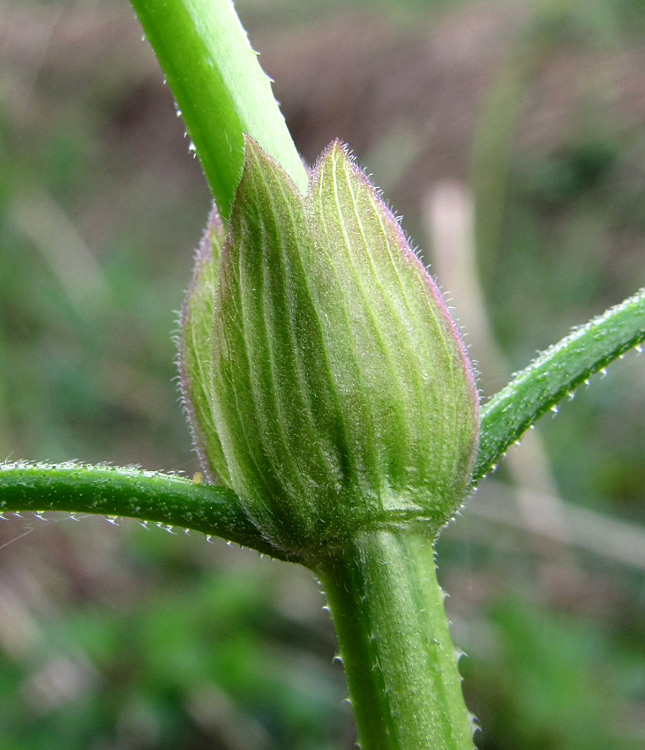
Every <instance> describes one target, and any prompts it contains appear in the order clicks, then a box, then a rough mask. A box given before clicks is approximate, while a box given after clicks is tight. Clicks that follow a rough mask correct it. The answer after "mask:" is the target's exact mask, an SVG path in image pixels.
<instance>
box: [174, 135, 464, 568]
mask: <svg viewBox="0 0 645 750" xmlns="http://www.w3.org/2000/svg"><path fill="white" fill-rule="evenodd" d="M180 366H181V371H182V390H183V394H184V398H185V401H186V405H187V409H188V414H189V418H190V420H191V424H192V429H193V435H194V438H195V443H196V446H197V450H198V452H199V455H200V457H201V458H202V461H203V462H204V464H205V466H204V468H205V471H206V472H207V476H208V477H210V478H212V479H214V478H215V477H217V478H218V479H219V481H222V482H223V483H225V484H226V485H228V486H230V487H231V488H233V489H234V490H235V491H236V492H237V494H238V495H239V497H240V499H241V501H242V503H243V505H244V507H245V509H246V510H247V512H248V514H249V515H250V517H251V518H252V519H253V521H254V522H255V524H256V525H257V526H258V528H259V529H260V530H261V532H262V533H263V534H264V535H265V536H266V537H267V538H268V539H270V540H271V541H272V542H273V543H274V544H275V545H277V546H279V547H281V548H283V549H285V550H290V551H293V553H294V555H300V556H304V557H306V556H307V555H310V556H315V555H317V554H321V553H322V552H323V550H324V549H325V547H326V546H328V545H335V544H342V542H343V540H344V539H346V538H348V537H351V535H352V533H353V532H354V531H355V530H358V529H360V528H363V527H365V526H366V525H369V524H388V523H399V524H406V523H409V524H412V523H426V524H428V525H429V526H430V527H431V528H432V530H433V531H435V532H436V531H437V530H438V529H439V528H440V527H441V526H442V525H443V524H444V523H445V522H446V521H447V520H448V519H449V518H450V517H451V515H452V514H453V513H454V512H455V510H456V509H457V508H458V507H459V505H460V504H461V503H462V502H463V500H464V497H465V494H466V493H467V491H468V487H469V484H470V480H471V472H472V465H473V460H474V455H475V450H476V446H477V436H478V429H479V411H478V397H477V391H476V388H475V383H474V378H473V373H472V368H471V365H470V362H469V360H468V357H467V355H466V351H465V348H464V345H463V342H462V340H461V337H460V336H459V333H458V331H457V328H456V326H455V323H454V322H453V320H452V318H451V316H450V314H449V312H448V309H447V307H446V305H445V303H444V301H443V299H442V297H441V295H440V293H439V291H438V289H437V286H436V284H435V283H434V281H433V280H432V279H431V277H430V276H429V275H428V273H427V272H426V270H425V268H424V267H423V265H422V264H421V262H420V261H419V259H418V258H417V257H416V255H415V254H414V252H413V251H412V250H411V249H410V247H409V245H408V243H407V241H406V239H405V236H404V234H403V232H402V230H401V228H400V226H399V224H398V222H397V221H396V219H395V218H394V216H393V215H392V213H391V212H390V211H389V209H388V208H387V207H386V205H385V204H384V203H383V201H382V200H381V198H380V197H379V195H378V193H377V192H376V190H375V189H374V187H373V186H372V185H371V184H370V182H369V180H368V179H367V177H366V176H365V174H364V173H363V172H362V171H361V170H360V169H358V167H357V166H356V165H355V164H354V162H353V161H352V159H351V158H350V156H349V155H348V153H347V152H346V150H345V148H344V147H343V146H342V145H341V144H340V143H338V142H334V143H332V144H331V145H330V146H329V147H328V148H327V150H326V151H325V152H324V154H323V155H322V157H321V158H320V160H319V161H318V163H317V165H316V166H315V167H314V168H313V170H312V171H311V178H310V185H309V190H308V193H307V195H306V196H303V195H302V194H300V193H299V191H298V190H297V188H296V187H295V185H294V184H293V183H292V181H291V180H290V178H289V177H288V176H287V175H286V173H285V172H284V171H283V170H282V169H281V167H280V166H279V165H278V164H276V163H275V162H274V161H273V160H272V159H271V158H270V157H269V156H267V155H266V154H265V153H264V152H263V151H262V150H261V149H260V147H259V146H258V145H257V144H256V143H255V142H254V141H252V140H251V139H248V138H247V139H246V158H245V165H244V171H243V175H242V179H241V182H240V186H239V188H238V192H237V196H236V199H235V202H234V205H233V208H232V211H231V216H230V220H229V224H228V227H227V231H226V233H224V231H223V229H222V227H221V225H220V224H219V222H218V221H217V220H212V221H211V224H210V225H209V229H208V231H207V234H206V236H205V239H204V242H203V243H202V248H201V250H200V253H199V255H198V258H197V264H196V270H195V277H194V280H193V284H192V287H191V289H190V290H189V293H188V297H187V300H186V303H185V306H184V313H183V319H182V329H181V337H180Z"/></svg>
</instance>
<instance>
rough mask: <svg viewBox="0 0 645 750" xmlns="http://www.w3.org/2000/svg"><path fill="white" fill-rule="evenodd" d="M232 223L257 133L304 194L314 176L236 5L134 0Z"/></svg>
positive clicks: (226, 0)
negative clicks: (249, 142)
mask: <svg viewBox="0 0 645 750" xmlns="http://www.w3.org/2000/svg"><path fill="white" fill-rule="evenodd" d="M132 6H133V7H134V10H135V12H136V14H137V16H138V18H139V21H140V23H141V26H142V27H143V30H144V32H145V34H146V38H147V39H148V41H149V42H150V44H151V45H152V47H153V49H154V51H155V54H156V55H157V58H158V60H159V63H160V65H161V67H162V68H163V71H164V74H165V77H166V81H167V83H168V85H169V86H170V90H171V91H172V93H173V96H174V97H175V101H176V102H177V107H178V110H179V111H180V112H181V115H182V117H183V120H184V122H185V124H186V130H187V133H188V135H189V137H190V139H191V141H192V144H193V148H194V149H195V152H196V154H197V156H199V159H200V161H201V164H202V169H203V170H204V174H205V175H206V180H207V182H208V184H209V186H210V189H211V191H212V193H213V197H214V198H215V203H216V204H217V208H218V209H219V213H220V216H222V218H224V219H227V218H228V215H229V213H230V209H231V204H232V202H233V198H234V196H235V191H236V189H237V185H238V182H239V180H240V177H241V175H242V164H243V162H244V142H243V140H242V134H243V133H247V134H248V135H251V136H252V137H253V138H254V139H255V140H256V141H257V142H258V143H259V144H260V145H261V146H262V148H263V149H264V150H265V151H266V152H267V153H268V154H270V155H271V156H273V158H274V159H276V160H277V161H278V162H279V163H280V164H281V165H282V167H283V169H285V170H286V171H287V173H288V174H289V175H290V176H291V178H292V179H293V180H294V182H295V183H296V185H297V186H298V187H299V188H300V190H301V191H303V192H305V191H306V189H307V174H306V171H305V168H304V166H303V164H302V162H301V161H300V157H299V156H298V152H297V151H296V147H295V145H294V143H293V140H292V139H291V136H290V135H289V131H288V130H287V126H286V124H285V121H284V118H283V116H282V114H281V112H280V109H279V107H278V104H277V102H276V101H275V99H274V97H273V93H272V91H271V82H270V80H269V78H268V76H267V75H266V74H265V73H264V71H263V70H262V68H261V67H260V65H259V63H258V60H257V53H256V52H255V51H254V50H253V48H252V47H251V45H250V44H249V40H248V38H247V35H246V32H245V31H244V29H243V28H242V25H241V24H240V21H239V18H238V17H237V14H236V13H235V9H234V7H233V3H232V2H231V0H132Z"/></svg>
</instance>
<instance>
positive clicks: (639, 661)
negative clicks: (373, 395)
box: [0, 0, 645, 750]
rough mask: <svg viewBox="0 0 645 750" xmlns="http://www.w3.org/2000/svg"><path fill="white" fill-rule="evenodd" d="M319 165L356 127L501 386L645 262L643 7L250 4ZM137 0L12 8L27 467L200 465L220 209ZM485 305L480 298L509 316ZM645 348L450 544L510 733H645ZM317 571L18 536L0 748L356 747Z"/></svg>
mask: <svg viewBox="0 0 645 750" xmlns="http://www.w3.org/2000/svg"><path fill="white" fill-rule="evenodd" d="M237 5H238V9H239V12H240V14H241V16H242V19H243V21H244V23H245V25H246V26H247V28H248V29H249V32H250V35H251V40H252V42H253V44H254V46H255V47H256V48H257V49H259V50H261V61H262V64H263V65H264V67H265V69H266V70H267V71H268V72H269V73H270V74H271V76H272V77H273V78H274V79H275V81H276V84H275V92H276V95H277V97H278V99H279V100H280V101H281V103H282V106H283V110H284V112H285V115H286V118H287V121H288V124H289V126H290V128H291V131H292V133H293V135H294V138H295V140H296V142H297V145H298V147H299V149H300V150H301V153H302V154H303V156H304V157H305V158H306V159H307V160H308V161H310V162H311V161H313V160H315V158H316V155H317V154H318V153H319V152H320V150H321V149H322V148H323V147H324V146H325V144H326V143H327V142H328V141H329V140H331V139H332V138H333V137H336V136H339V137H341V138H342V139H344V140H346V141H347V142H348V143H349V144H350V145H351V146H352V148H353V149H354V151H355V153H356V154H357V156H358V158H359V160H360V162H361V163H362V164H363V165H364V166H365V167H366V169H367V170H368V171H369V172H371V173H372V174H373V176H374V181H375V182H376V183H377V184H379V185H380V186H381V187H382V188H383V190H384V192H385V195H386V196H387V197H388V200H389V201H390V202H391V204H392V206H393V207H394V208H395V209H396V211H398V212H401V213H402V214H403V215H404V217H405V219H404V226H405V228H406V230H407V232H408V233H409V234H410V236H411V237H412V238H413V240H414V242H415V243H416V244H417V245H418V247H420V248H423V257H424V258H425V260H426V261H428V262H430V263H432V265H433V268H435V270H436V271H437V273H438V274H440V276H441V281H442V284H443V286H444V288H445V289H446V291H447V292H448V293H450V294H449V296H450V299H451V300H452V304H454V307H455V308H456V311H457V315H458V317H459V319H460V321H461V323H462V325H463V327H464V329H466V330H467V331H468V332H469V333H468V336H467V341H468V343H469V345H470V347H471V353H472V356H473V357H474V359H475V360H476V361H477V363H478V368H479V371H480V373H481V374H480V381H479V382H480V387H481V390H482V394H483V397H484V398H485V397H486V396H489V395H492V393H494V392H495V391H496V390H497V389H498V388H499V387H501V386H502V385H503V384H504V382H505V381H506V380H507V378H508V376H509V374H510V373H511V372H512V371H513V370H514V369H517V368H520V367H522V366H523V365H524V364H526V363H527V361H528V360H529V359H530V358H531V357H532V356H533V355H534V353H535V352H536V350H538V349H541V348H544V347H545V346H547V345H548V344H550V343H552V342H554V341H556V340H557V339H559V338H560V337H562V336H563V335H565V334H566V333H567V331H568V330H569V328H570V327H571V326H573V325H575V324H579V323H583V322H584V321H586V320H587V319H588V318H589V317H591V316H592V315H594V314H597V313H599V312H601V311H602V310H603V309H604V308H605V307H607V306H609V305H612V304H615V303H617V302H619V301H620V300H621V299H622V298H624V297H625V296H627V295H629V294H631V293H632V292H634V291H635V290H636V289H637V288H638V287H640V286H642V285H643V283H644V280H645V254H644V248H645V76H643V70H644V69H645V44H644V42H645V6H643V4H642V3H641V2H640V0H613V1H612V2H609V3H608V2H605V0H587V1H586V2H576V1H575V0H559V2H555V1H553V0H505V1H501V0H500V1H499V2H488V1H486V2H481V1H476V0H460V1H458V0H451V1H448V0H433V1H430V0H416V2H415V1H414V0H379V1H378V2H376V1H374V0H373V1H371V2H367V0H365V1H364V2H359V0H354V2H350V1H349V0H346V1H345V2H340V0H336V1H335V2H330V1H329V0H326V1H325V2H322V0H315V1H314V0H309V2H306V3H303V2H299V1H297V0H239V2H238V4H237ZM187 146H188V143H187V141H186V140H185V139H184V137H183V127H182V124H181V122H180V121H179V120H178V118H177V117H176V115H175V109H174V105H173V102H172V99H171V96H170V94H169V92H168V90H167V88H166V87H165V86H164V85H163V83H162V76H161V73H160V71H159V69H158V67H157V64H156V62H155V60H154V56H153V55H152V52H151V50H150V49H149V47H148V46H147V45H146V44H144V43H142V42H141V31H140V29H139V27H138V25H137V22H136V20H135V18H134V16H133V13H132V11H131V9H130V6H129V5H128V4H127V2H126V0H101V1H100V2H99V1H98V0H77V1H76V2H62V1H58V2H54V1H50V2H44V1H43V2H36V1H35V0H4V2H3V3H1V4H0V459H9V460H11V459H18V458H26V459H34V460H47V461H57V460H65V459H71V458H74V459H78V460H81V461H88V462H98V461H109V462H112V463H116V464H131V463H133V464H140V465H142V466H144V467H146V468H151V469H153V468H154V469H165V470H180V471H184V472H186V473H188V474H190V473H191V472H193V471H196V470H197V469H198V465H197V463H196V460H195V457H194V455H193V454H192V452H191V447H190V440H189V434H188V430H187V428H186V426H185V424H184V421H183V417H182V413H181V408H180V405H179V403H178V396H177V388H176V384H175V383H174V382H173V381H174V378H175V369H174V366H173V359H174V356H175V349H174V344H173V341H172V332H173V330H174V329H175V327H176V320H177V310H178V309H179V308H180V306H181V302H182V294H183V290H184V289H185V288H186V286H187V284H188V281H189V278H190V274H191V258H192V253H193V248H195V247H196V245H197V243H198V241H199V238H200V233H201V227H202V226H203V225H204V224H205V219H206V216H207V212H208V205H209V200H208V194H207V190H206V187H205V183H204V181H203V179H202V177H201V173H200V170H199V166H198V164H197V162H196V161H194V160H193V159H191V158H190V156H189V154H188V148H187ZM482 300H483V301H482ZM644 365H645V360H644V359H643V358H639V357H638V356H636V355H634V354H630V355H628V356H627V357H625V359H624V361H621V362H618V363H616V365H615V366H612V367H611V368H610V370H609V374H608V375H607V377H606V378H605V379H604V380H603V382H602V383H601V382H598V381H600V380H601V376H596V377H595V378H594V379H593V380H592V383H591V385H590V387H589V388H588V389H582V391H580V392H579V393H578V394H577V395H576V398H575V401H574V403H573V404H571V405H564V406H563V407H562V408H561V410H560V412H561V413H560V414H559V416H558V418H557V419H551V418H545V419H544V420H543V423H541V424H539V425H538V427H537V429H536V430H535V432H534V433H532V435H531V438H530V439H527V440H526V441H524V443H523V445H522V448H519V449H518V448H513V449H512V450H511V451H510V452H509V456H508V458H507V460H506V461H505V462H504V464H503V465H502V467H500V470H499V471H498V472H497V473H496V474H495V475H494V476H492V477H490V478H489V479H487V480H486V481H485V482H484V483H483V484H482V487H481V489H480V490H479V492H478V493H477V494H476V496H475V497H474V498H473V499H472V500H471V501H470V503H469V504H468V506H467V507H466V509H465V510H464V511H463V513H462V516H463V517H462V518H460V519H459V521H458V523H456V524H454V525H452V526H451V527H450V528H449V529H448V530H447V531H446V532H445V534H444V535H443V536H442V538H441V540H440V543H439V545H438V556H439V560H440V563H441V571H440V573H441V578H442V581H443V584H444V587H445V588H446V589H447V591H448V592H449V593H450V595H451V598H450V599H449V600H448V603H447V604H448V610H449V614H450V616H451V619H452V621H453V634H454V640H455V643H456V644H457V645H458V646H459V647H460V648H461V649H463V650H464V651H465V652H466V653H467V654H468V656H467V657H465V658H463V659H462V662H461V667H462V672H463V674H464V676H465V692H466V695H467V700H468V704H469V706H470V708H471V710H472V711H473V712H474V713H475V714H477V716H478V717H479V720H480V723H481V725H482V727H483V734H481V735H479V739H478V743H479V747H480V748H482V750H493V749H495V750H496V749H499V750H506V749H508V750H511V749H516V748H520V747H521V748H522V749H523V750H579V749H580V748H585V750H594V749H595V748H598V749H599V750H600V749H601V748H602V749H603V750H606V748H610V747H611V748H621V749H622V748H627V749H631V748H634V749H636V748H642V747H644V746H645V492H644V490H643V487H645V420H644V419H643V416H644V415H645V368H644ZM322 604H323V599H322V597H321V595H320V593H319V591H318V589H317V586H316V583H315V582H314V580H313V578H312V577H311V576H310V575H309V574H307V573H306V572H305V571H302V570H300V569H298V568H295V567H291V566H288V565H286V564H282V563H277V562H271V561H268V560H260V559H258V557H257V555H256V554H254V553H249V552H248V551H243V550H238V549H236V548H232V547H227V546H226V545H225V544H224V543H223V542H220V541H217V540H214V541H213V543H211V544H209V543H207V541H206V540H205V539H204V537H202V536H199V535H187V536H186V535H184V533H183V532H182V531H181V530H178V531H177V533H176V534H174V535H170V534H168V533H166V531H164V530H159V529H157V528H153V529H151V530H144V529H142V528H141V527H140V526H139V525H138V524H136V523H134V522H129V521H119V522H118V525H110V524H109V523H108V522H107V520H106V519H104V518H82V519H77V520H74V519H70V518H69V517H68V516H65V515H60V516H56V515H55V514H48V515H47V517H46V519H45V520H41V519H38V518H35V517H31V516H30V517H27V516H25V517H24V518H14V517H13V516H11V517H7V519H6V520H4V521H0V750H41V749H42V750H45V749H47V750H48V749H49V748H51V747H64V748H66V749H69V750H75V749H76V748H78V750H86V749H87V748H90V749H91V750H108V749H110V750H144V749H147V748H160V749H161V748H182V749H183V748H185V749H186V750H188V749H189V748H190V749H195V750H199V749H202V748H203V749H204V750H211V749H212V750H215V749H217V750H219V749H220V748H221V749H223V750H249V749H251V748H254V749H256V748H257V749H258V750H272V749H274V748H275V749H278V748H282V749H285V748H294V749H295V748H298V749H299V748H302V749H306V750H309V749H311V750H323V749H324V750H340V749H341V748H351V747H352V746H353V743H354V739H355V735H354V730H353V725H352V719H351V711H350V709H349V707H348V706H347V704H346V703H343V699H344V697H345V694H346V693H345V687H344V680H343V675H342V670H341V668H340V666H339V665H338V664H333V663H332V659H333V656H334V653H335V646H334V637H333V632H332V628H331V624H330V622H329V619H328V616H327V614H326V613H325V612H323V611H322Z"/></svg>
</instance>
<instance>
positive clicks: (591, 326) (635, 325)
mask: <svg viewBox="0 0 645 750" xmlns="http://www.w3.org/2000/svg"><path fill="white" fill-rule="evenodd" d="M644 340H645V288H643V289H641V290H639V291H638V292H636V294H634V295H633V296H632V297H629V298H628V299H626V300H624V301H623V302H621V303H620V304H619V305H616V307H612V308H611V309H609V310H607V311H606V312H604V313H603V314H602V315H600V316H599V317H597V318H594V319H593V320H590V321H589V322H588V323H587V324H586V325H584V326H582V327H580V328H577V329H575V330H574V331H573V332H572V333H571V334H570V335H569V336H567V337H566V338H564V339H562V341H560V342H558V343H557V344H554V345H553V346H552V347H550V348H549V349H547V350H546V351H545V352H543V353H542V354H541V355H540V356H539V357H537V359H535V360H534V361H533V362H531V364H530V365H529V366H528V367H527V368H525V369H524V370H522V371H521V372H519V373H518V374H516V375H515V376H514V377H513V379H512V380H511V381H510V383H508V384H507V385H506V386H505V387H504V388H502V390H501V391H499V392H498V393H497V394H496V395H495V396H493V397H492V398H491V400H490V401H489V402H488V403H487V404H486V405H485V406H484V407H483V409H482V423H481V438H480V446H479V455H478V457H477V463H476V466H475V471H474V474H473V481H474V482H477V481H478V480H479V479H481V478H482V477H483V476H484V475H485V474H486V472H488V471H489V470H490V469H491V468H492V467H493V466H494V465H495V463H496V462H497V461H498V459H499V457H500V456H501V455H502V454H503V453H504V451H505V450H506V449H507V448H508V447H509V445H511V444H512V443H514V442H515V441H516V440H517V439H518V438H519V437H520V436H521V435H522V433H523V432H525V431H526V430H527V429H528V428H529V427H530V426H531V425H532V424H534V423H535V422H536V421H537V420H538V419H539V417H541V416H542V414H544V413H545V412H546V411H547V410H549V409H552V408H553V407H555V405H556V404H557V403H558V402H559V401H562V399H564V398H565V397H566V396H569V395H570V394H571V393H572V392H573V391H574V390H575V388H577V387H578V386H579V385H581V384H582V383H584V382H585V381H586V380H587V379H588V378H589V377H590V376H591V375H593V374H594V373H596V372H599V371H600V370H602V369H603V368H605V367H606V366H607V365H608V364H609V363H610V362H612V361H613V360H614V359H616V358H617V357H619V356H620V355H621V354H624V353H625V352H627V351H629V350H630V349H633V348H634V347H638V346H640V344H641V343H642V342H643V341H644Z"/></svg>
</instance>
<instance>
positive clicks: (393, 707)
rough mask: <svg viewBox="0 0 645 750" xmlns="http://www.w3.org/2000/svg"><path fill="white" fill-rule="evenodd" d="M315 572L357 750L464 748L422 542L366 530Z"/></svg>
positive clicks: (451, 657) (438, 602)
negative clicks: (352, 717) (339, 662)
mask: <svg viewBox="0 0 645 750" xmlns="http://www.w3.org/2000/svg"><path fill="white" fill-rule="evenodd" d="M316 572H317V573H318V575H319V577H320V580H321V582H322V585H323V588H324V590H325V593H326V595H327V601H328V604H329V608H330V610H331V614H332V617H333V620H334V625H335V626H336V633H337V636H338V641H339V646H340V655H341V658H342V661H343V664H344V666H345V671H346V674H347V681H348V684H349V693H350V699H351V702H352V705H353V707H354V712H355V715H356V723H357V726H358V739H359V744H360V746H361V748H362V750H472V748H473V741H472V732H473V727H472V721H471V716H470V714H469V712H468V710H467V709H466V706H465V704H464V699H463V695H462V690H461V677H460V675H459V670H458V668H457V657H456V655H455V651H454V648H453V645H452V642H451V640H450V633H449V631H448V621H447V618H446V614H445V611H444V606H443V598H444V596H443V592H442V591H441V588H440V587H439V584H438V582H437V577H436V569H435V562H434V550H433V544H432V541H431V540H430V539H429V538H428V537H427V535H425V534H421V533H419V532H418V531H415V530H412V529H409V528H392V529H387V530H386V529H372V530H365V531H363V532H362V533H361V534H360V535H359V536H358V537H357V538H356V539H355V541H354V542H353V543H351V544H350V545H347V546H346V547H345V549H344V550H343V551H342V552H341V553H339V554H338V555H337V556H335V557H334V558H333V559H331V560H330V561H328V562H327V563H324V564H323V565H322V566H320V567H319V568H318V569H317V571H316Z"/></svg>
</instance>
